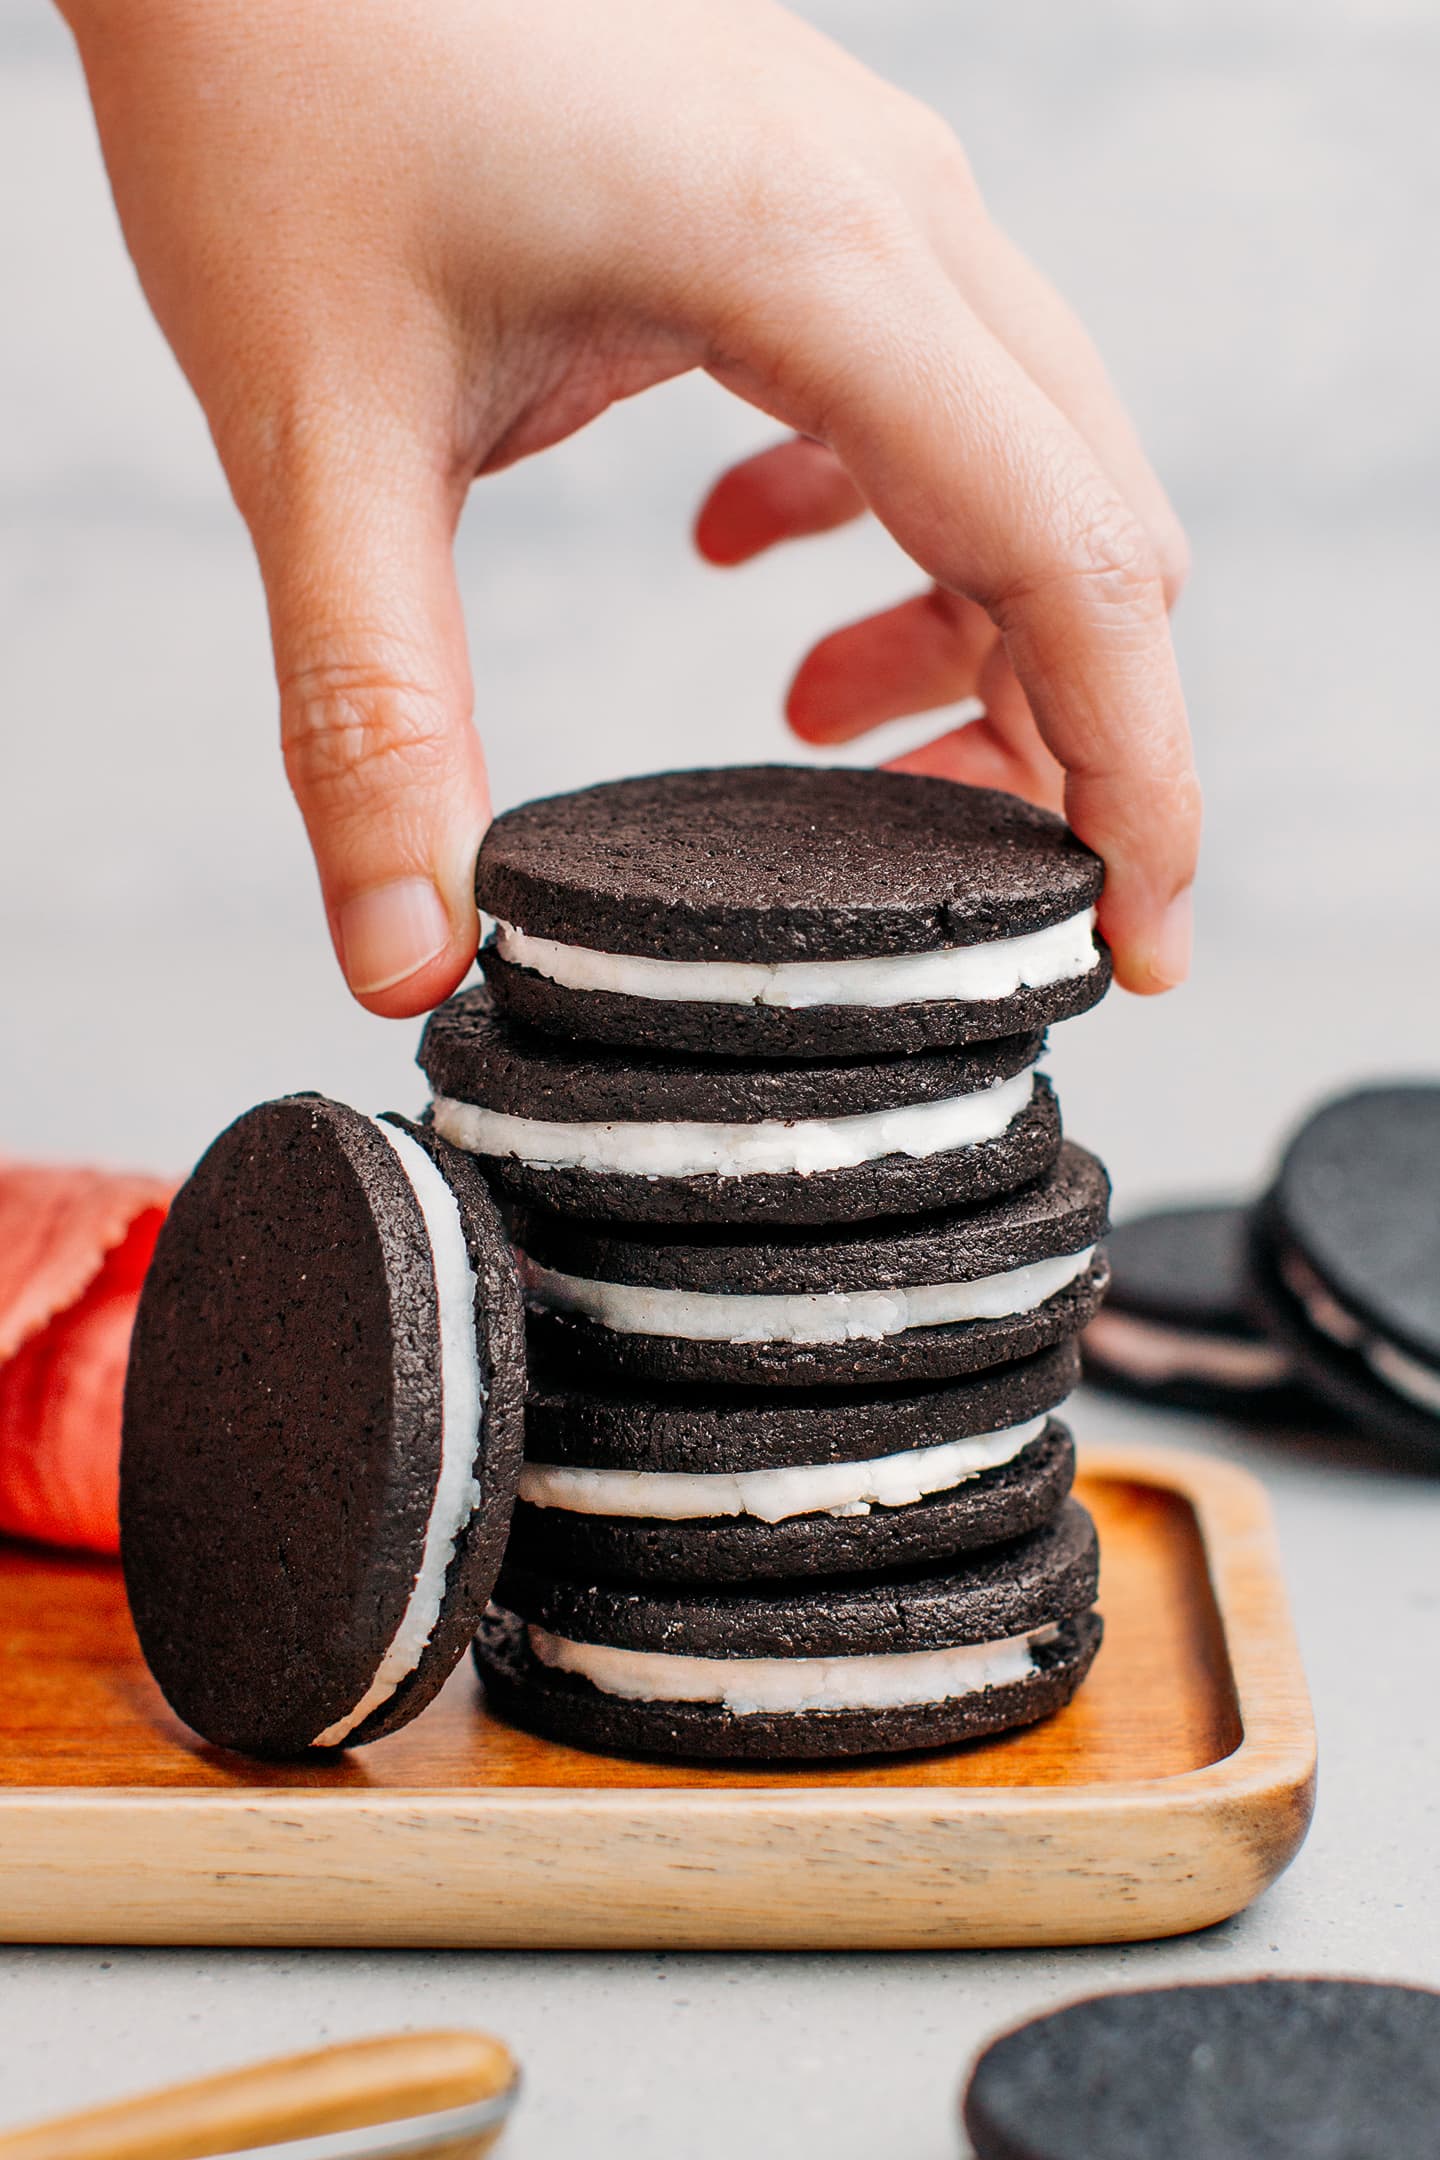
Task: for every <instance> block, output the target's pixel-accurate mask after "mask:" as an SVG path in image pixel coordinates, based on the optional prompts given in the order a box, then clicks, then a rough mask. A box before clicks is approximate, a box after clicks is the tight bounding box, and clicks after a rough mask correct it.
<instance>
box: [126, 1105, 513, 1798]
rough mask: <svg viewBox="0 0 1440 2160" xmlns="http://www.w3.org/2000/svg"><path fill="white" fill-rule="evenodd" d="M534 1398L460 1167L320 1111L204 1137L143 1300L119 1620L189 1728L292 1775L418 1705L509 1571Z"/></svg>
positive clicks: (462, 1160)
mask: <svg viewBox="0 0 1440 2160" xmlns="http://www.w3.org/2000/svg"><path fill="white" fill-rule="evenodd" d="M524 1384H525V1383H524V1330H523V1320H522V1315H521V1309H520V1298H519V1291H518V1286H517V1284H516V1282H515V1276H514V1266H513V1261H512V1258H511V1254H510V1249H509V1245H508V1241H507V1240H506V1237H505V1233H504V1230H503V1228H502V1226H501V1223H500V1220H499V1217H498V1216H497V1214H496V1212H495V1207H494V1204H493V1202H492V1201H491V1199H490V1196H489V1193H488V1191H487V1190H486V1187H485V1183H484V1180H483V1179H482V1177H481V1175H480V1172H479V1170H478V1169H477V1168H476V1166H475V1164H474V1163H472V1162H471V1161H470V1160H469V1158H468V1157H467V1156H465V1155H462V1154H459V1153H457V1152H456V1151H455V1150H454V1149H451V1148H449V1147H447V1146H446V1145H445V1143H444V1141H442V1140H440V1139H438V1138H437V1137H436V1135H435V1134H434V1133H431V1132H427V1131H423V1130H420V1129H418V1128H416V1127H415V1126H412V1125H407V1124H406V1123H405V1122H404V1121H403V1120H400V1119H383V1118H382V1119H378V1120H377V1119H372V1118H368V1117H363V1116H361V1115H360V1113H359V1112H358V1111H354V1110H348V1109H345V1108H344V1107H343V1106H342V1105H340V1104H339V1103H333V1102H328V1101H326V1100H325V1099H324V1098H323V1097H321V1096H316V1095H298V1096H290V1097H287V1098H285V1099H283V1100H281V1101H278V1102H272V1103H266V1104H263V1105H262V1106H261V1107H260V1108H258V1109H256V1110H252V1111H250V1112H249V1113H248V1114H247V1115H246V1116H244V1117H242V1118H241V1119H239V1121H238V1122H237V1123H236V1124H234V1125H232V1126H231V1127H230V1128H229V1130H228V1131H226V1132H224V1133H222V1134H221V1136H220V1138H219V1139H218V1140H217V1141H216V1142H215V1143H214V1145H213V1146H212V1147H211V1148H210V1150H209V1151H208V1153H207V1154H206V1155H205V1156H204V1158H203V1160H202V1161H201V1162H200V1164H199V1166H198V1167H197V1169H196V1170H195V1172H194V1174H193V1175H192V1176H191V1178H190V1179H189V1181H188V1183H187V1184H186V1185H185V1186H184V1187H183V1188H182V1190H181V1191H180V1193H179V1194H178V1196H177V1198H176V1200H175V1202H174V1205H173V1207H172V1208H171V1211H170V1214H169V1217H168V1219H167V1220H166V1223H165V1227H164V1228H163V1230H162V1231H161V1233H160V1239H159V1242H158V1244H157V1246H156V1250H155V1258H154V1261H153V1262H152V1265H151V1268H150V1272H149V1274H148V1276H147V1278H146V1281H145V1287H144V1290H143V1293H142V1295H141V1299H140V1308H139V1314H138V1317H137V1320H136V1324H135V1333H134V1338H133V1342H132V1346H131V1353H130V1366H129V1374H128V1379H127V1383H126V1393H125V1420H124V1444H123V1450H122V1457H121V1472H120V1525H121V1557H122V1560H123V1562H124V1568H125V1582H126V1588H127V1590H128V1593H129V1597H130V1608H131V1611H132V1613H133V1615H134V1618H135V1625H136V1628H137V1630H138V1632H139V1636H140V1644H141V1648H142V1649H143V1651H144V1653H145V1657H146V1660H147V1662H148V1663H149V1666H150V1670H151V1672H152V1673H153V1674H154V1676H155V1678H156V1680H157V1681H158V1683H159V1685H160V1687H161V1689H162V1691H163V1692H164V1694H165V1696H166V1699H167V1700H168V1701H169V1703H170V1705H171V1707H172V1708H173V1709H174V1710H175V1711H176V1713H177V1714H178V1715H179V1716H180V1717H181V1718H183V1719H184V1721H185V1723H186V1724H187V1725H189V1726H191V1727H192V1728H193V1729H194V1730H195V1731H196V1732H197V1733H199V1734H200V1735H201V1736H202V1737H203V1738H204V1739H206V1740H209V1741H211V1742H213V1743H214V1744H216V1745H217V1746H221V1747H228V1748H236V1749H240V1750H242V1751H244V1752H246V1753H249V1754H255V1755H273V1756H292V1755H300V1754H304V1753H307V1752H309V1751H312V1750H326V1749H335V1748H341V1747H351V1746H356V1745H359V1744H361V1743H363V1742H365V1741H369V1740H376V1739H379V1738H380V1737H381V1735H382V1734H385V1733H388V1732H393V1731H394V1730H395V1729H396V1728H397V1727H398V1726H400V1725H403V1724H405V1723H406V1722H408V1720H409V1719H410V1718H412V1717H413V1716H414V1715H415V1713H416V1712H417V1711H418V1710H420V1709H421V1708H423V1706H424V1705H425V1703H427V1702H428V1701H429V1700H430V1698H431V1696H433V1695H434V1694H435V1693H436V1691H437V1689H438V1688H439V1687H440V1685H441V1683H442V1682H443V1681H444V1680H445V1678H446V1677H447V1675H448V1674H449V1673H450V1672H451V1671H452V1670H453V1668H454V1667H455V1665H456V1664H457V1663H458V1661H459V1659H460V1658H461V1656H462V1655H463V1654H464V1651H465V1649H466V1647H467V1645H468V1643H469V1640H470V1638H471V1637H472V1636H473V1634H474V1631H475V1627H476V1625H477V1623H478V1621H479V1618H480V1615H481V1613H482V1612H483V1610H484V1608H485V1603H486V1600H487V1598H488V1597H489V1595H490V1591H491V1588H492V1587H493V1584H494V1581H495V1577H496V1574H497V1572H498V1570H499V1566H500V1561H501V1557H502V1553H503V1548H504V1543H505V1538H506V1533H507V1530H508V1526H509V1518H510V1510H511V1506H512V1503H513V1500H514V1494H515V1486H516V1481H517V1480H518V1478H519V1475H520V1467H521V1459H522V1454H523V1413H524Z"/></svg>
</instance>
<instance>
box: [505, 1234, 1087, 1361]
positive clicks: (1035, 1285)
mask: <svg viewBox="0 0 1440 2160" xmlns="http://www.w3.org/2000/svg"><path fill="white" fill-rule="evenodd" d="M1094 1251H1095V1248H1094V1246H1093V1245H1087V1246H1086V1247H1085V1249H1084V1251H1083V1252H1076V1253H1063V1254H1061V1255H1060V1256H1059V1257H1058V1258H1057V1259H1053V1260H1032V1261H1030V1262H1029V1263H1028V1264H1027V1265H1026V1266H1024V1267H1018V1268H1009V1269H1007V1270H1006V1272H1005V1273H1004V1274H1003V1275H982V1276H980V1277H978V1278H977V1279H976V1280H975V1281H973V1282H959V1283H920V1284H916V1285H914V1286H907V1287H903V1288H896V1289H892V1290H823V1291H781V1292H778V1293H769V1294H765V1293H756V1294H753V1295H752V1294H742V1293H736V1292H730V1291H712V1290H657V1289H651V1288H649V1287H648V1286H647V1285H644V1284H639V1283H611V1282H592V1281H591V1280H589V1279H588V1278H587V1277H585V1276H582V1275H565V1274H561V1273H560V1272H559V1271H558V1270H557V1269H554V1268H547V1267H541V1266H540V1265H539V1263H538V1262H537V1261H534V1260H532V1259H531V1258H530V1256H529V1255H528V1253H523V1252H522V1253H519V1254H517V1258H518V1260H519V1262H520V1274H521V1279H522V1280H523V1282H524V1284H525V1289H526V1292H527V1295H528V1296H529V1298H530V1301H531V1303H532V1304H535V1305H539V1306H541V1307H543V1308H545V1309H546V1310H548V1311H550V1312H563V1313H578V1314H580V1315H581V1317H582V1318H584V1319H586V1320H594V1321H596V1322H597V1323H598V1324H599V1326H601V1327H607V1328H611V1329H613V1330H614V1332H615V1333H616V1334H618V1335H676V1336H679V1337H681V1338H682V1339H683V1340H684V1341H686V1342H728V1343H744V1342H796V1343H842V1342H854V1341H855V1340H857V1339H860V1338H863V1339H866V1340H872V1341H873V1340H875V1339H877V1338H879V1337H881V1336H885V1335H902V1334H904V1332H905V1331H906V1329H907V1328H927V1327H948V1326H951V1325H953V1324H954V1323H955V1322H957V1321H962V1320H1003V1319H1007V1318H1008V1317H1009V1316H1010V1315H1011V1314H1014V1313H1027V1312H1034V1311H1035V1309H1036V1307H1037V1306H1039V1305H1043V1304H1044V1303H1045V1300H1046V1299H1047V1298H1050V1297H1054V1296H1055V1294H1056V1292H1057V1291H1060V1290H1063V1289H1064V1288H1065V1287H1066V1285H1067V1284H1068V1283H1072V1282H1074V1281H1076V1279H1077V1278H1078V1277H1079V1276H1081V1275H1083V1274H1084V1272H1085V1270H1086V1268H1088V1267H1089V1265H1090V1261H1091V1257H1092V1255H1093V1254H1094Z"/></svg>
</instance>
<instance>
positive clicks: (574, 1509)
mask: <svg viewBox="0 0 1440 2160" xmlns="http://www.w3.org/2000/svg"><path fill="white" fill-rule="evenodd" d="M1048 1422H1049V1420H1048V1418H1045V1417H1039V1418H1031V1419H1030V1420H1029V1422H1028V1423H1027V1424H1024V1425H1011V1426H1008V1427H1007V1428H1006V1429H1005V1430H1004V1431H1003V1432H989V1433H976V1434H973V1435H972V1436H971V1437H970V1438H969V1439H965V1440H944V1441H941V1442H939V1443H938V1444H937V1445H936V1446H935V1447H923V1448H907V1449H905V1450H904V1451H903V1452H902V1453H901V1454H898V1455H877V1456H873V1457H871V1458H870V1459H869V1460H868V1461H865V1462H841V1463H806V1464H802V1465H799V1466H797V1467H795V1468H785V1469H779V1470H737V1471H731V1472H724V1471H688V1470H590V1469H580V1468H574V1467H572V1466H571V1465H569V1464H568V1463H526V1465H525V1468H524V1470H523V1472H522V1473H521V1477H520V1498H521V1499H522V1500H528V1501H529V1502H530V1505H531V1506H532V1507H544V1508H562V1509H564V1510H565V1511H566V1512H567V1513H568V1514H572V1515H623V1516H627V1517H647V1518H653V1519H655V1520H657V1521H660V1522H695V1521H698V1520H701V1519H705V1518H709V1517H712V1516H721V1515H725V1516H729V1515H753V1516H755V1517H756V1518H757V1519H758V1520H759V1521H760V1522H768V1523H778V1522H786V1521H788V1520H789V1519H790V1517H792V1516H795V1515H868V1514H869V1513H870V1510H871V1508H872V1507H887V1508H894V1507H909V1506H911V1505H912V1504H913V1503H914V1502H915V1501H917V1500H924V1499H927V1498H928V1497H929V1495H930V1494H931V1493H937V1492H949V1491H950V1490H951V1489H952V1487H954V1486H957V1485H963V1484H964V1483H965V1482H966V1481H967V1479H970V1478H976V1477H980V1476H981V1475H982V1474H983V1473H984V1472H985V1471H986V1470H994V1469H997V1468H998V1467H999V1465H1000V1464H1001V1463H1008V1462H1013V1461H1014V1460H1015V1457H1016V1456H1017V1455H1018V1454H1019V1453H1020V1452H1021V1450H1022V1449H1024V1448H1027V1447H1028V1446H1029V1445H1030V1443H1031V1441H1032V1440H1038V1439H1039V1437H1040V1435H1041V1433H1042V1432H1043V1431H1044V1430H1045V1427H1046V1425H1047V1424H1048Z"/></svg>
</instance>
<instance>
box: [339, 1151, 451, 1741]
mask: <svg viewBox="0 0 1440 2160" xmlns="http://www.w3.org/2000/svg"><path fill="white" fill-rule="evenodd" d="M373 1122H374V1125H375V1129H376V1131H377V1132H380V1133H383V1134H384V1136H385V1138H386V1140H387V1141H388V1142H389V1143H390V1146H391V1147H392V1148H393V1149H394V1151H395V1154H396V1156H397V1158H398V1160H399V1163H400V1167H401V1169H402V1170H403V1171H404V1172H405V1175H406V1177H407V1178H408V1179H409V1181H410V1186H411V1189H412V1190H413V1192H414V1194H415V1198H416V1200H417V1201H418V1202H419V1206H420V1214H421V1217H422V1219H423V1221H424V1224H425V1231H426V1235H427V1236H428V1238H429V1240H430V1250H431V1254H432V1256H433V1262H434V1268H435V1291H436V1301H437V1306H438V1311H439V1333H440V1472H439V1476H438V1477H437V1478H436V1481H435V1492H434V1496H433V1498H432V1500H431V1503H430V1518H429V1521H428V1522H427V1523H426V1525H425V1543H424V1546H423V1548H422V1551H421V1556H420V1568H419V1572H418V1573H417V1575H416V1577H415V1581H414V1583H413V1585H412V1587H411V1591H410V1596H409V1598H408V1600H407V1601H406V1605H405V1610H404V1612H403V1613H402V1614H401V1616H400V1624H399V1626H398V1627H397V1628H396V1630H395V1633H394V1635H393V1636H392V1637H391V1639H390V1644H389V1647H388V1649H387V1650H386V1652H385V1655H384V1657H383V1658H382V1659H381V1661H380V1665H379V1668H378V1670H377V1672H376V1674H375V1677H374V1679H373V1680H372V1681H371V1682H370V1685H369V1687H368V1688H367V1689H366V1690H365V1693H364V1694H363V1695H362V1696H361V1698H360V1700H359V1702H357V1703H356V1705H355V1707H354V1709H353V1710H349V1711H347V1712H346V1714H345V1715H344V1717H340V1718H337V1719H336V1720H335V1722H334V1724H333V1725H327V1726H326V1728H325V1730H324V1732H320V1733H317V1734H316V1735H315V1738H314V1740H313V1741H312V1742H311V1745H312V1746H313V1747H336V1746H338V1745H339V1743H340V1742H341V1741H342V1740H344V1739H347V1738H348V1737H349V1735H350V1734H351V1733H352V1732H354V1731H355V1729H356V1727H357V1726H359V1725H363V1723H364V1722H365V1720H366V1718H368V1717H369V1716H370V1715H371V1714H372V1712H374V1711H376V1710H378V1709H379V1708H380V1706H381V1704H382V1703H386V1702H388V1701H389V1700H390V1697H391V1696H392V1695H393V1694H394V1693H395V1690H396V1689H397V1688H398V1687H399V1685H400V1683H401V1682H402V1680H408V1679H409V1677H410V1675H411V1673H413V1672H414V1670H415V1668H416V1666H417V1665H418V1664H419V1663H420V1660H421V1657H422V1656H423V1655H424V1652H425V1647H426V1645H427V1644H428V1642H429V1640H430V1637H431V1636H432V1635H433V1634H434V1632H435V1624H436V1622H437V1621H438V1620H439V1618H440V1604H441V1600H442V1598H443V1597H444V1594H445V1577H446V1574H447V1573H448V1571H449V1567H450V1563H451V1561H452V1560H453V1559H454V1557H455V1547H456V1545H457V1544H458V1543H459V1541H460V1537H461V1533H462V1532H463V1531H464V1529H465V1526H466V1524H467V1523H468V1522H469V1520H470V1517H471V1516H472V1515H473V1514H474V1512H475V1509H476V1508H477V1507H478V1506H479V1503H480V1487H479V1485H478V1483H477V1482H476V1478H475V1456H476V1451H477V1449H478V1447H479V1441H480V1414H481V1408H482V1405H483V1403H484V1400H485V1389H484V1384H483V1382H482V1380H481V1376H480V1353H479V1349H478V1347H477V1344H476V1339H475V1271H474V1269H473V1268H472V1267H471V1265H470V1254H469V1251H468V1249H467V1247H466V1244H465V1229H464V1225H463V1224H462V1222H461V1220H460V1208H459V1204H458V1202H457V1201H456V1198H455V1195H454V1194H453V1193H452V1192H451V1190H450V1187H449V1186H448V1185H447V1184H446V1182H445V1180H444V1178H443V1177H442V1176H441V1175H440V1172H439V1171H438V1170H437V1169H436V1167H435V1165H434V1163H433V1162H432V1161H431V1160H430V1157H429V1156H428V1155H427V1154H426V1152H425V1150H424V1148H422V1147H421V1146H420V1145H419V1143H418V1142H417V1141H415V1140H412V1139H411V1137H410V1135H409V1133H404V1132H400V1131H399V1130H398V1129H397V1128H396V1127H395V1126H394V1125H387V1124H386V1123H385V1122H384V1121H383V1120H382V1119H380V1118H376V1119H375V1120H373Z"/></svg>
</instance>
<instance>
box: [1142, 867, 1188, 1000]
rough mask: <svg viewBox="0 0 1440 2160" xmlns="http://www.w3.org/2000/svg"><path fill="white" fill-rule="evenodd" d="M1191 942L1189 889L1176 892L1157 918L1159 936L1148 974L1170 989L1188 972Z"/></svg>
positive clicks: (1180, 981)
mask: <svg viewBox="0 0 1440 2160" xmlns="http://www.w3.org/2000/svg"><path fill="white" fill-rule="evenodd" d="M1194 942H1195V894H1194V891H1193V890H1192V888H1191V887H1190V886H1188V885H1187V886H1186V888H1185V890H1184V892H1182V893H1177V894H1176V895H1175V898H1174V899H1173V900H1172V901H1171V902H1170V905H1169V907H1167V908H1166V910H1165V913H1164V914H1163V915H1162V916H1161V918H1160V935H1159V937H1158V938H1157V939H1156V941H1155V950H1154V952H1153V953H1152V954H1151V955H1150V972H1151V974H1152V975H1153V976H1154V978H1155V980H1156V982H1158V983H1163V985H1164V986H1165V988H1166V989H1167V990H1173V989H1174V988H1175V986H1176V984H1177V983H1182V982H1184V980H1185V978H1186V976H1187V975H1188V974H1189V973H1190V953H1191V948H1192V947H1193V945H1194Z"/></svg>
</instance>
